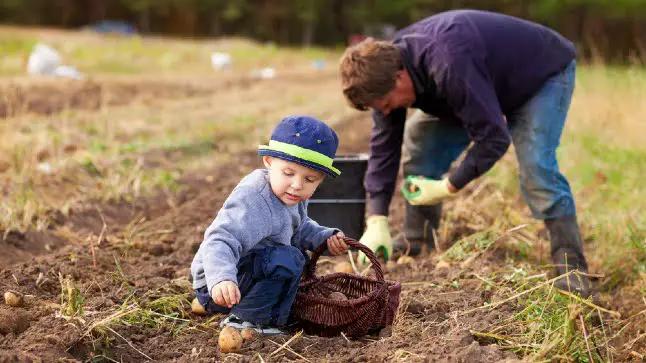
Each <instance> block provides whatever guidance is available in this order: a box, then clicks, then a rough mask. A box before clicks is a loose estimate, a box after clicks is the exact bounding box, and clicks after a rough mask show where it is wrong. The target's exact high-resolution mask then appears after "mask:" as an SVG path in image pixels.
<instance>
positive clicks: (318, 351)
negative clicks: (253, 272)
mask: <svg viewBox="0 0 646 363" xmlns="http://www.w3.org/2000/svg"><path fill="white" fill-rule="evenodd" d="M83 87H86V86H83ZM83 87H82V88H81V89H79V92H81V93H83V92H89V93H94V92H99V93H100V91H97V90H96V88H93V87H91V86H87V87H89V88H83ZM99 90H100V88H99ZM39 92H40V91H39ZM42 92H44V93H47V92H46V90H44V91H42ZM178 92H180V93H181V92H192V91H191V90H179V91H178ZM84 102H85V101H84ZM92 102H94V101H92ZM36 104H37V102H36V103H34V105H36ZM29 107H31V106H29ZM88 107H93V106H92V105H89V106H88ZM34 111H36V112H50V111H51V110H50V108H46V109H42V110H41V109H39V108H38V107H37V106H34ZM6 113H7V111H6V109H5V111H4V114H6ZM1 114H2V112H0V115H1ZM366 117H367V115H366V116H364V117H360V118H356V119H350V120H347V122H345V123H344V124H343V125H339V127H338V128H337V129H338V132H339V134H340V139H341V140H342V145H341V150H340V152H341V153H351V152H362V151H363V152H365V151H366V150H367V142H368V140H367V137H368V132H366V130H367V124H368V122H369V121H368V120H367V119H366ZM259 165H260V164H259V160H258V158H257V156H256V154H255V152H253V151H251V150H250V151H249V152H247V153H245V154H244V155H242V156H241V157H240V158H239V159H238V160H236V163H235V164H229V165H219V166H217V167H216V166H214V168H213V170H206V171H204V173H203V174H199V175H191V176H187V177H185V178H184V180H182V185H183V186H184V189H183V190H182V192H181V193H179V195H177V196H175V197H174V198H175V200H174V201H173V202H172V203H169V202H168V200H167V198H168V197H167V196H166V195H159V196H155V197H150V198H145V199H140V200H136V201H134V202H133V203H125V202H122V203H111V204H93V205H87V206H86V207H84V208H77V209H76V210H73V211H72V212H71V213H70V215H69V216H66V217H63V216H61V217H60V218H58V220H57V223H56V224H55V225H53V226H52V227H51V228H50V229H49V230H47V231H45V232H38V233H36V232H33V233H32V232H30V233H26V234H11V235H9V237H8V238H7V239H6V240H4V241H1V242H0V243H1V244H2V245H3V246H5V245H11V246H12V251H13V252H12V255H11V256H10V258H5V259H3V260H2V261H3V263H4V265H2V266H0V267H1V268H2V269H1V270H0V290H1V291H3V292H4V291H7V290H15V291H18V292H20V293H22V294H25V304H24V305H23V306H21V307H10V306H8V305H5V304H0V333H1V335H0V362H12V361H25V362H38V361H43V362H49V361H88V360H97V361H100V360H114V361H124V362H139V361H146V360H147V359H148V358H150V359H151V360H154V361H180V362H189V361H190V362H192V361H204V362H207V361H259V360H263V361H279V360H283V361H290V360H308V361H334V362H365V361H373V362H377V361H384V360H401V361H450V362H493V361H507V362H512V361H515V360H516V359H517V357H516V356H515V354H514V353H512V352H509V351H505V350H502V349H501V348H500V347H499V346H498V345H496V344H489V343H488V342H485V341H477V340H476V339H475V338H474V336H473V334H472V333H471V332H470V331H471V330H481V331H486V330H487V328H490V327H491V326H494V325H496V324H497V323H498V322H500V321H502V320H504V319H505V318H507V317H509V316H510V314H513V313H514V312H515V311H518V307H517V306H515V305H514V304H510V305H508V306H503V307H502V308H499V309H496V310H493V311H484V310H481V311H479V312H477V313H471V314H463V313H462V312H464V311H466V310H468V309H471V308H474V307H478V306H481V305H482V304H483V303H484V302H485V301H488V300H489V299H490V298H491V296H489V294H488V293H487V292H486V291H485V290H484V289H483V288H482V282H481V281H480V280H478V279H476V278H475V277H470V276H471V275H470V274H469V269H472V270H477V271H479V273H480V274H485V273H486V271H487V270H491V268H492V267H493V266H496V265H502V262H503V258H504V257H503V256H502V255H500V254H499V253H497V252H496V251H495V250H492V251H491V252H488V253H487V254H485V255H483V256H481V257H480V259H479V261H478V263H477V264H474V265H472V266H471V267H469V268H468V269H463V268H459V267H457V266H448V267H443V268H436V266H435V265H436V262H435V261H436V258H435V257H436V256H435V255H427V256H424V257H421V258H418V259H416V260H415V262H414V263H412V264H409V265H391V266H390V268H388V269H387V272H386V278H387V279H388V280H397V281H400V282H402V283H403V291H402V295H401V297H402V300H401V305H400V309H399V315H398V318H397V321H396V324H395V325H394V326H393V327H392V332H391V334H390V335H389V334H388V333H387V332H383V333H382V336H381V337H380V336H369V337H364V338H361V339H357V340H348V339H346V338H344V337H335V338H321V337H316V336H308V335H303V336H301V337H299V338H296V339H294V340H293V341H292V342H291V343H290V344H289V346H288V347H287V348H284V349H279V348H280V346H281V345H282V344H283V343H285V342H286V341H287V340H288V339H290V337H291V336H279V337H272V338H265V339H257V340H255V341H253V342H251V343H250V344H245V346H244V347H243V349H242V350H241V351H240V352H239V353H231V354H227V355H224V354H222V353H220V352H219V350H218V344H217V338H218V332H219V329H218V328H217V324H213V323H212V322H213V321H214V320H213V319H210V318H208V317H201V316H197V315H194V314H192V313H190V299H191V298H192V296H189V295H188V294H187V297H186V299H185V300H184V301H183V303H184V304H183V315H182V316H183V317H182V318H181V319H188V320H190V322H189V323H188V327H187V328H186V329H183V330H181V331H179V332H175V331H173V330H171V329H159V328H158V327H156V326H145V325H142V324H139V325H131V326H127V325H118V326H114V330H113V331H110V332H108V333H107V334H106V335H105V336H108V337H109V338H107V339H106V338H101V337H99V336H98V334H97V333H96V332H94V331H90V329H88V326H91V323H96V322H100V321H101V320H102V319H105V318H108V317H109V316H110V314H113V313H114V312H115V311H117V308H118V307H119V306H121V305H123V306H127V305H128V304H129V303H130V301H131V298H132V297H133V296H135V297H138V298H139V299H142V300H151V299H153V298H156V297H158V296H160V295H159V294H161V293H162V292H163V293H165V294H170V293H175V294H181V293H190V292H191V290H190V284H189V282H188V281H189V280H188V279H189V266H190V263H191V260H192V258H193V255H194V253H195V251H196V249H197V247H198V246H199V243H200V242H201V240H202V234H203V232H204V229H205V228H206V226H207V225H208V224H209V223H210V222H211V220H212V218H213V217H214V216H215V214H216V213H217V211H218V209H219V208H220V206H221V205H222V203H223V201H224V199H225V198H226V196H227V194H228V193H229V191H230V190H231V189H232V188H233V186H235V184H236V183H237V182H238V181H239V179H240V177H241V176H242V175H244V174H246V173H248V172H249V171H250V170H251V169H252V168H255V167H258V166H259ZM205 175H217V176H218V177H216V178H209V179H206V178H205V177H204V176H205ZM402 206H403V202H402V200H401V199H400V198H399V197H398V196H397V197H396V200H395V203H393V206H392V213H393V216H394V220H395V222H396V223H395V224H399V222H401V219H402V211H403V208H402ZM135 232H136V233H135ZM134 235H136V238H134V239H131V238H129V236H134ZM3 248H4V247H3ZM9 261H11V262H9ZM330 265H331V264H322V265H321V271H323V272H324V271H325V270H326V268H328V269H329V267H330ZM65 277H69V278H71V279H72V280H73V281H74V283H75V285H76V286H77V287H78V288H79V290H80V291H81V293H82V295H83V296H85V301H84V306H83V310H84V314H83V316H82V320H81V319H78V318H71V319H69V318H65V317H63V316H62V315H61V314H60V309H61V286H62V285H61V279H62V278H65ZM457 279H459V281H460V283H459V288H456V287H455V286H452V285H451V284H450V283H449V282H451V281H454V280H457ZM217 318H219V317H217ZM209 323H210V324H209ZM178 324H186V322H185V321H183V320H178ZM108 343H109V348H108ZM102 351H105V353H104V356H100V355H97V354H99V353H100V352H102ZM108 357H109V358H108ZM147 357H148V358H147Z"/></svg>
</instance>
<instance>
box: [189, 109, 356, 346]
mask: <svg viewBox="0 0 646 363" xmlns="http://www.w3.org/2000/svg"><path fill="white" fill-rule="evenodd" d="M338 143H339V141H338V138H337V135H336V133H335V132H334V130H332V129H331V128H330V127H329V126H327V125H326V124H325V123H323V122H321V121H319V120H317V119H314V118H312V117H307V116H290V117H287V118H285V119H283V120H282V121H281V122H280V123H279V124H278V126H276V128H275V129H274V131H273V133H272V135H271V140H270V141H269V144H268V145H261V146H260V147H259V148H258V154H259V155H260V156H262V161H263V163H264V165H265V167H266V169H257V170H254V171H253V172H251V173H250V174H249V175H247V176H246V177H244V178H243V179H242V180H241V181H240V183H239V184H238V185H237V186H236V187H235V189H233V192H231V195H229V197H228V198H227V200H226V201H225V202H224V205H223V206H222V209H220V211H219V212H218V214H217V216H216V217H215V220H214V221H213V222H212V223H211V225H210V226H209V227H208V228H207V230H206V232H205V233H204V241H203V242H202V244H201V245H200V248H199V250H198V251H197V253H196V255H195V257H194V258H193V263H192V264H191V273H192V275H193V288H194V289H195V293H196V295H197V296H196V299H197V301H198V302H199V303H200V305H202V307H204V309H205V310H206V312H207V313H210V314H213V313H229V316H227V317H226V318H225V319H224V320H223V321H222V323H221V324H220V325H221V326H233V327H236V328H238V329H242V328H252V329H255V330H256V331H257V332H259V333H261V334H280V333H282V332H281V330H280V327H282V326H285V325H286V324H287V319H288V318H289V313H290V310H291V306H292V303H293V302H294V298H295V297H296V290H297V288H298V283H299V280H300V277H301V273H302V271H303V268H304V265H305V262H306V255H305V254H304V250H313V249H315V248H316V247H318V246H319V245H320V244H321V243H324V242H325V243H327V247H328V250H329V251H330V253H331V254H332V255H339V254H342V253H344V252H345V251H347V248H348V247H347V245H346V244H345V242H344V241H343V237H344V235H343V233H342V232H341V231H339V230H337V229H333V228H328V227H323V226H320V225H319V224H318V223H316V222H315V221H313V220H312V219H310V218H309V217H308V216H307V200H308V199H309V198H310V197H311V196H312V194H313V193H314V191H315V190H316V188H317V187H318V186H319V184H321V182H322V181H323V179H325V176H326V175H328V176H331V177H333V178H334V177H336V176H337V175H339V174H340V172H339V170H338V169H336V168H335V167H333V166H332V160H333V159H334V155H335V153H336V149H337V146H338Z"/></svg>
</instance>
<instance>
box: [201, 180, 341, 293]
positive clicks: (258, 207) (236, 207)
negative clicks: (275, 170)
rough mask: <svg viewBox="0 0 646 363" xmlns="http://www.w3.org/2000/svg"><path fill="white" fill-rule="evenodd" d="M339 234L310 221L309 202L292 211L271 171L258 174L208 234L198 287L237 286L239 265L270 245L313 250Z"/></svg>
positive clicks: (238, 189) (227, 203)
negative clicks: (275, 188) (280, 195)
mask: <svg viewBox="0 0 646 363" xmlns="http://www.w3.org/2000/svg"><path fill="white" fill-rule="evenodd" d="M337 231H338V230H337V229H334V228H327V227H322V226H320V225H319V224H318V223H316V222H315V221H313V220H312V219H311V218H309V217H308V216H307V201H305V202H301V203H298V204H297V205H294V206H287V205H285V204H284V203H283V202H281V201H280V200H279V199H278V198H277V197H276V195H275V194H274V193H273V192H272V190H271V186H270V185H269V176H268V172H267V170H266V169H257V170H254V171H253V172H251V173H250V174H249V175H247V176H246V177H244V178H243V179H242V180H241V181H240V183H238V185H237V186H236V187H235V189H233V192H231V195H229V197H228V198H227V200H226V201H225V202H224V205H223V206H222V209H220V211H219V212H218V214H217V216H216V217H215V220H213V222H212V223H211V225H210V226H209V227H208V228H207V229H206V232H205V233H204V241H202V244H201V245H200V248H199V250H198V251H197V253H196V254H195V257H194V258H193V263H192V264H191V274H192V275H193V288H195V289H198V288H200V287H203V286H207V288H208V289H209V294H210V293H211V290H212V289H213V286H215V285H216V284H217V283H218V282H220V281H225V280H229V281H233V282H235V283H237V282H238V281H237V278H236V275H237V272H238V270H237V264H238V261H239V260H240V258H241V257H244V256H245V255H247V254H248V253H249V251H251V250H254V249H261V248H264V247H267V246H271V245H292V246H295V247H298V248H301V249H307V250H313V249H315V248H316V247H318V246H319V245H320V244H321V243H323V242H324V241H325V240H326V239H327V238H329V237H330V236H332V234H333V233H335V232H337Z"/></svg>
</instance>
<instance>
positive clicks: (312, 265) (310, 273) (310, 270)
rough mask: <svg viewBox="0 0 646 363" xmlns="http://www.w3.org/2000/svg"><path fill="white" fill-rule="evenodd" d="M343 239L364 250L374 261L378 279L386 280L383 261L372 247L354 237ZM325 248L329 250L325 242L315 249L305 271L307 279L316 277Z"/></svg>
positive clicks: (373, 266)
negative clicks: (380, 260)
mask: <svg viewBox="0 0 646 363" xmlns="http://www.w3.org/2000/svg"><path fill="white" fill-rule="evenodd" d="M343 241H344V242H345V243H346V244H347V245H348V246H350V247H351V248H354V249H357V250H359V251H361V252H363V253H364V254H365V255H366V257H367V258H368V260H370V262H372V268H373V270H375V273H376V277H377V280H378V281H384V272H383V270H382V269H381V263H380V262H379V260H378V259H377V257H376V256H375V254H374V253H373V252H372V250H371V249H370V248H368V247H367V246H366V245H364V244H363V243H361V242H359V241H357V240H356V239H354V238H350V237H344V238H343ZM325 250H327V243H325V242H323V243H321V244H320V245H319V246H318V247H317V248H316V249H315V250H314V251H313V253H312V257H311V259H310V262H309V264H308V265H307V267H306V268H305V271H304V276H303V277H304V278H305V279H306V280H309V279H311V278H313V277H314V274H315V273H316V262H317V261H318V259H319V257H321V255H322V254H323V252H325Z"/></svg>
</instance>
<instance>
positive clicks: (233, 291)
mask: <svg viewBox="0 0 646 363" xmlns="http://www.w3.org/2000/svg"><path fill="white" fill-rule="evenodd" d="M211 298H212V299H213V301H215V303H216V304H218V305H220V306H224V307H227V308H232V307H233V305H235V304H237V303H239V302H240V290H239V289H238V285H236V283H235V282H233V281H220V282H218V283H217V285H215V286H213V290H212V291H211Z"/></svg>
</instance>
